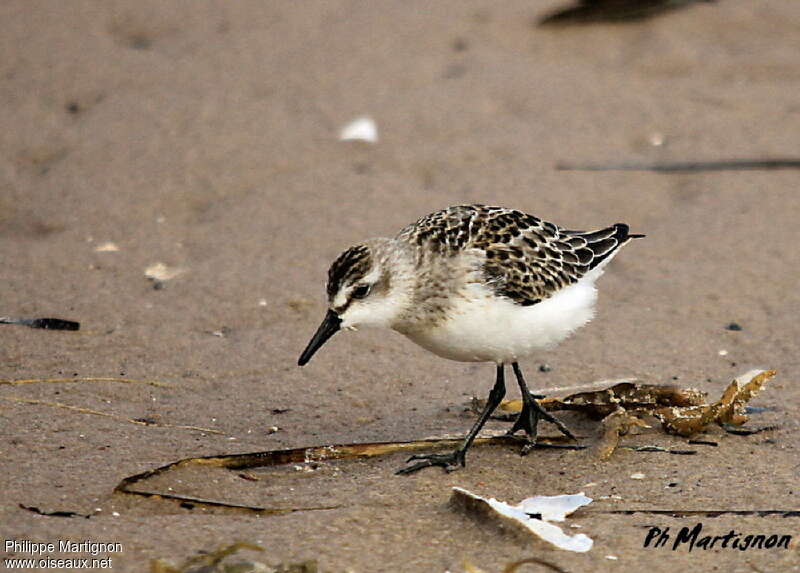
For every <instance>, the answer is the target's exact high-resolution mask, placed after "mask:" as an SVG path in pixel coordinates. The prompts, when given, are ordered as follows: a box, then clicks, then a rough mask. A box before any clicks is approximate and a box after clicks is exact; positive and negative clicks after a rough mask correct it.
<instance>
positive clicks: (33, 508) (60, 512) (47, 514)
mask: <svg viewBox="0 0 800 573" xmlns="http://www.w3.org/2000/svg"><path fill="white" fill-rule="evenodd" d="M18 505H19V507H20V509H25V510H27V511H30V512H33V513H35V514H37V515H43V516H45V517H83V518H85V519H89V518H90V517H92V514H91V513H89V514H83V513H78V512H76V511H65V510H56V511H45V510H43V509H39V508H38V507H36V506H32V505H24V504H21V503H20V504H18Z"/></svg>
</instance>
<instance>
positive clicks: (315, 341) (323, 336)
mask: <svg viewBox="0 0 800 573" xmlns="http://www.w3.org/2000/svg"><path fill="white" fill-rule="evenodd" d="M341 324H342V319H341V318H339V315H338V314H336V313H335V312H333V311H332V310H329V311H328V314H326V315H325V318H324V319H323V321H322V324H320V325H319V328H318V329H317V332H316V333H315V334H314V337H313V338H312V339H311V342H309V343H308V346H306V349H305V350H303V353H302V354H301V355H300V360H298V361H297V364H298V365H300V366H305V365H306V363H307V362H308V361H309V360H311V357H312V356H314V353H315V352H316V351H317V350H319V349H320V347H321V346H322V345H323V344H325V342H326V341H327V340H328V339H329V338H330V337H331V336H333V335H334V334H336V331H337V330H339V326H341Z"/></svg>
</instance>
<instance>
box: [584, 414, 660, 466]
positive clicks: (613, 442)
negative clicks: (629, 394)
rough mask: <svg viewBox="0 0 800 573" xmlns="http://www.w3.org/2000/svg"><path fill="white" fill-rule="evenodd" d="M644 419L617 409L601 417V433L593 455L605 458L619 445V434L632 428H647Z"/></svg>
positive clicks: (626, 432) (621, 434) (628, 431)
mask: <svg viewBox="0 0 800 573" xmlns="http://www.w3.org/2000/svg"><path fill="white" fill-rule="evenodd" d="M648 427H649V426H648V425H647V424H645V422H644V420H642V419H641V418H639V417H637V416H635V415H632V414H629V413H628V412H627V411H626V410H624V409H619V410H616V411H614V412H612V413H611V414H609V415H608V416H606V417H605V418H603V435H602V437H601V438H600V442H599V443H598V444H597V446H596V449H595V455H596V456H597V457H598V458H599V459H601V460H607V459H608V458H610V457H611V454H613V453H614V450H616V449H617V446H618V445H619V438H620V436H624V435H626V434H628V433H630V432H631V431H632V430H633V429H634V428H648Z"/></svg>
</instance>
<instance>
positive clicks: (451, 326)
mask: <svg viewBox="0 0 800 573" xmlns="http://www.w3.org/2000/svg"><path fill="white" fill-rule="evenodd" d="M598 270H599V269H598ZM599 274H600V273H599V272H598V273H591V276H588V275H587V276H586V277H584V278H583V279H581V280H580V281H578V282H577V283H575V284H573V285H570V286H568V287H566V288H564V289H562V290H561V291H559V292H558V293H556V294H554V295H553V296H551V297H550V298H547V299H545V300H543V301H542V302H540V303H538V304H534V305H532V306H520V305H517V304H514V303H513V302H511V301H509V300H507V299H502V298H497V297H496V296H494V294H493V293H492V292H491V291H490V290H489V289H487V288H486V287H485V286H483V285H481V284H473V285H470V286H469V287H468V289H467V290H466V291H465V292H464V293H462V294H464V295H465V296H463V297H459V298H457V299H456V300H454V301H453V306H452V307H451V308H450V309H449V310H448V318H447V320H445V321H443V322H441V323H439V324H438V325H437V326H435V327H430V328H420V329H415V330H413V331H406V332H403V334H405V335H406V336H407V337H408V338H410V339H411V340H412V341H414V342H415V343H417V344H419V345H420V346H422V347H423V348H425V349H426V350H430V351H431V352H433V353H434V354H437V355H439V356H441V357H443V358H449V359H450V360H458V361H460V362H497V363H501V362H502V363H510V362H515V361H517V360H519V359H520V358H523V357H525V356H528V355H530V354H532V353H533V352H535V351H536V350H540V349H544V348H548V347H551V346H553V345H555V344H558V343H559V342H561V341H562V340H564V339H565V338H567V337H568V336H569V335H570V334H572V333H573V332H574V331H575V330H576V329H577V328H579V327H581V326H583V325H584V324H586V323H587V322H589V321H590V320H591V319H592V316H593V315H594V305H595V302H596V300H597V291H596V290H595V287H594V281H595V280H596V278H597V276H599Z"/></svg>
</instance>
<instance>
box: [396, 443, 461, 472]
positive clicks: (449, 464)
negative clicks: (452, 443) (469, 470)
mask: <svg viewBox="0 0 800 573" xmlns="http://www.w3.org/2000/svg"><path fill="white" fill-rule="evenodd" d="M413 460H422V461H419V462H417V463H415V464H414V465H411V466H408V467H404V468H400V469H399V470H397V471H396V472H395V474H396V475H401V474H410V473H414V472H416V471H418V470H421V469H422V468H429V467H431V466H441V467H442V468H444V471H446V472H448V473H450V472H453V471H456V470H457V469H459V468H462V467H464V466H465V465H466V454H465V452H464V450H461V449H458V450H454V451H452V452H449V453H447V454H414V455H413V456H411V457H410V458H408V459H407V460H406V463H408V462H410V461H413Z"/></svg>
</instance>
